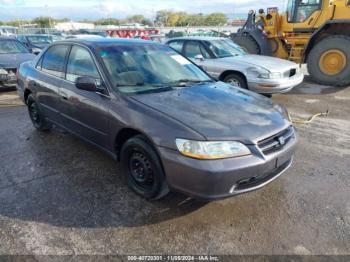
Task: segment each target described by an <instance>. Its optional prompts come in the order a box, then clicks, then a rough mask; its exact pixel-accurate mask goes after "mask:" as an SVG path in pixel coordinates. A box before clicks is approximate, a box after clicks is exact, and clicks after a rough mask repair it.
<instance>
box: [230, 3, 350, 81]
mask: <svg viewBox="0 0 350 262" xmlns="http://www.w3.org/2000/svg"><path fill="white" fill-rule="evenodd" d="M231 38H232V40H233V41H235V42H236V43H237V44H239V45H241V46H242V47H243V48H245V49H246V50H247V51H248V52H250V53H255V54H263V55H272V56H276V57H279V58H284V59H289V60H292V61H295V62H297V63H307V66H308V70H309V73H310V75H311V77H312V78H313V79H314V80H315V81H316V82H318V83H320V84H325V85H333V86H346V85H349V84H350V0H333V1H332V0H289V1H288V4H287V10H286V11H285V12H284V13H282V14H280V13H279V12H278V9H277V8H268V9H267V12H266V13H265V11H264V10H263V9H260V10H259V14H258V15H256V14H255V11H250V12H249V15H248V19H247V22H246V23H245V25H244V26H243V28H241V29H240V30H239V31H238V33H236V34H232V35H231Z"/></svg>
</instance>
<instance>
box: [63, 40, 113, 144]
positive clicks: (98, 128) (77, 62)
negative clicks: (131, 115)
mask: <svg viewBox="0 0 350 262" xmlns="http://www.w3.org/2000/svg"><path fill="white" fill-rule="evenodd" d="M83 76H88V77H92V78H94V79H96V83H100V86H101V87H103V86H104V84H103V79H102V76H101V74H100V72H99V70H98V67H97V63H96V61H95V59H94V58H93V55H92V53H91V52H90V51H89V50H88V49H87V48H86V47H83V46H79V45H73V46H72V48H71V50H70V54H69V56H68V62H67V67H66V76H65V83H64V85H63V86H62V87H61V88H60V95H61V97H62V101H63V104H64V105H63V107H62V110H61V113H62V119H63V122H64V126H65V127H66V128H67V129H69V130H70V131H71V132H73V133H75V134H77V135H79V136H80V137H82V138H84V139H85V140H88V141H89V142H91V143H93V144H95V145H97V146H99V147H102V148H107V142H108V134H109V132H110V131H109V108H110V101H111V100H110V97H109V94H108V90H107V88H106V87H104V91H101V92H92V91H85V90H81V89H78V88H77V87H76V85H75V83H76V79H77V78H78V77H83Z"/></svg>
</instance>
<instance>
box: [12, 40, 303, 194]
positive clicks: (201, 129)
mask: <svg viewBox="0 0 350 262" xmlns="http://www.w3.org/2000/svg"><path fill="white" fill-rule="evenodd" d="M18 75H19V76H18V77H19V79H18V85H17V88H18V92H19V94H20V96H21V97H22V99H23V100H24V102H25V103H26V105H27V106H28V111H29V116H30V119H31V121H32V122H33V125H34V127H35V128H36V129H38V130H39V131H48V130H50V128H51V127H52V126H53V125H56V126H59V127H61V128H64V129H66V130H67V131H68V132H70V133H72V134H74V135H76V136H78V137H80V138H82V139H83V140H85V141H87V142H89V143H91V144H93V145H95V146H97V147H98V148H100V149H101V150H103V151H105V152H106V153H108V154H109V155H111V156H112V157H113V158H114V159H116V160H119V161H120V162H121V167H122V172H123V174H124V175H125V176H126V178H127V181H128V184H129V186H130V187H131V188H132V189H133V190H134V191H135V192H136V193H138V194H139V195H141V196H143V197H145V198H147V199H159V198H161V197H163V196H165V195H166V194H167V193H168V192H169V191H170V190H174V191H179V192H182V193H185V194H188V195H190V196H193V197H198V198H204V199H209V200H210V199H219V198H225V197H229V196H234V195H237V194H240V193H245V192H249V191H252V190H255V189H258V188H261V187H263V186H264V185H266V184H268V183H270V182H271V181H273V180H275V179H276V178H277V177H279V176H280V175H281V174H282V173H283V172H284V171H286V170H287V169H288V168H289V167H290V166H291V164H292V161H293V154H294V150H295V145H296V143H297V135H296V132H295V130H294V128H293V126H292V125H291V123H290V122H289V121H288V118H287V112H286V110H285V109H284V108H283V107H281V106H279V105H277V104H274V103H273V102H272V101H271V100H270V99H268V98H265V97H263V96H261V95H259V94H255V93H253V92H250V91H248V90H244V89H240V88H237V87H234V86H231V85H228V84H225V83H223V82H215V81H213V79H211V78H210V77H209V76H208V75H207V74H206V73H204V72H203V71H202V70H201V69H200V68H198V67H197V66H196V65H194V64H193V63H192V62H191V61H189V60H187V59H186V58H184V57H183V56H181V55H179V54H178V53H177V52H175V51H173V50H172V49H171V48H169V47H167V46H165V45H161V44H158V43H153V42H147V41H142V40H127V39H123V40H122V39H102V38H99V39H97V38H95V39H75V40H67V41H64V42H56V43H54V44H51V45H50V46H49V47H47V48H46V49H45V50H44V51H43V52H42V53H41V54H40V55H39V56H38V57H37V58H36V59H35V60H34V61H32V62H27V63H24V64H22V65H21V67H20V69H19V74H18Z"/></svg>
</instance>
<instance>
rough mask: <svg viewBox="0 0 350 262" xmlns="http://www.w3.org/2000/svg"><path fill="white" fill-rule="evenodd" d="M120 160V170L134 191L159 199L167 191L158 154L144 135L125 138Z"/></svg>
mask: <svg viewBox="0 0 350 262" xmlns="http://www.w3.org/2000/svg"><path fill="white" fill-rule="evenodd" d="M120 160H121V167H122V172H123V174H124V175H125V176H126V179H127V183H128V185H129V187H130V188H131V189H132V190H133V191H134V192H135V193H137V194H138V195H140V196H142V197H144V198H145V199H148V200H157V199H161V198H163V197H165V196H166V195H167V194H168V193H169V188H168V185H167V183H166V179H165V174H164V171H163V167H162V164H161V162H160V159H159V157H158V154H157V152H156V151H155V150H154V149H153V146H152V145H151V144H150V143H149V142H148V141H147V139H146V138H145V137H144V136H142V135H137V136H134V137H132V138H130V139H129V140H127V141H126V142H125V143H124V145H123V147H122V149H121V156H120Z"/></svg>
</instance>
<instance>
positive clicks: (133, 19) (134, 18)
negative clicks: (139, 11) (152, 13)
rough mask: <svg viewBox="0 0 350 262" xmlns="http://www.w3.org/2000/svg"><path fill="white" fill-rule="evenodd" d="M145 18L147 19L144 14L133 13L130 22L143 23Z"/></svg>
mask: <svg viewBox="0 0 350 262" xmlns="http://www.w3.org/2000/svg"><path fill="white" fill-rule="evenodd" d="M144 20H145V17H144V16H143V15H133V16H131V17H129V18H128V21H129V22H132V23H138V24H142V21H144Z"/></svg>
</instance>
